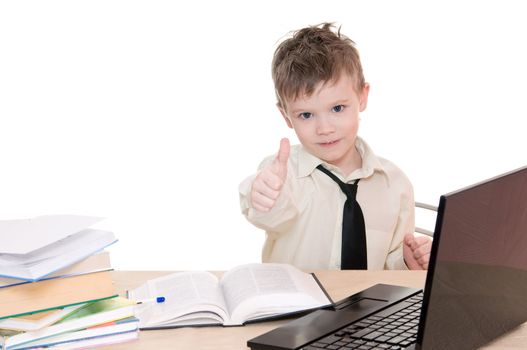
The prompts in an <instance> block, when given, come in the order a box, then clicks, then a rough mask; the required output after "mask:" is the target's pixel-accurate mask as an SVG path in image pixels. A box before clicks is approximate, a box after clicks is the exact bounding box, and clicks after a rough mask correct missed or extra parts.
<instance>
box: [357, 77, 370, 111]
mask: <svg viewBox="0 0 527 350" xmlns="http://www.w3.org/2000/svg"><path fill="white" fill-rule="evenodd" d="M369 93H370V84H368V83H365V84H364V87H363V88H362V91H361V92H360V94H359V108H360V109H359V111H361V112H363V111H364V110H365V109H366V107H367V106H368V94H369Z"/></svg>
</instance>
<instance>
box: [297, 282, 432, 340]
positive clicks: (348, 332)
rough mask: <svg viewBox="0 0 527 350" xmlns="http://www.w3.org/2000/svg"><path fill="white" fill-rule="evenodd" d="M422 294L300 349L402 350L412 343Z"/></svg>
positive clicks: (415, 334) (415, 333)
mask: <svg viewBox="0 0 527 350" xmlns="http://www.w3.org/2000/svg"><path fill="white" fill-rule="evenodd" d="M422 302H423V293H422V292H421V293H419V294H416V295H414V296H413V297H411V298H408V299H406V300H404V301H402V302H400V303H397V304H395V305H392V306H390V307H389V308H387V309H384V310H382V311H379V312H377V313H374V314H373V315H371V316H368V317H366V318H365V319H362V320H360V321H358V322H354V323H352V324H350V325H348V326H346V327H344V328H342V329H340V330H338V331H336V332H335V333H333V334H331V335H329V336H327V337H325V338H322V339H320V340H318V341H317V342H315V343H312V344H310V345H308V346H305V347H304V348H303V350H320V349H331V350H337V349H346V350H347V349H361V350H363V349H364V350H368V349H369V350H377V349H384V350H385V349H391V350H398V349H404V348H406V347H407V346H409V345H411V344H413V343H415V341H416V338H417V327H418V325H419V316H420V314H421V305H422Z"/></svg>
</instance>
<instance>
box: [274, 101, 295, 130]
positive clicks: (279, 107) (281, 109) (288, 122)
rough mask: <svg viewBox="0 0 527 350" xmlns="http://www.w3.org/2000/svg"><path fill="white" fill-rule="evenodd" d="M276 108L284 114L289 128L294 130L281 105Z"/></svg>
mask: <svg viewBox="0 0 527 350" xmlns="http://www.w3.org/2000/svg"><path fill="white" fill-rule="evenodd" d="M276 107H277V108H278V110H279V111H280V113H281V114H282V117H284V119H285V122H286V124H287V126H288V127H290V128H291V129H293V124H291V120H290V119H289V117H288V116H287V113H286V112H285V110H284V108H283V107H281V106H280V104H279V103H277V104H276Z"/></svg>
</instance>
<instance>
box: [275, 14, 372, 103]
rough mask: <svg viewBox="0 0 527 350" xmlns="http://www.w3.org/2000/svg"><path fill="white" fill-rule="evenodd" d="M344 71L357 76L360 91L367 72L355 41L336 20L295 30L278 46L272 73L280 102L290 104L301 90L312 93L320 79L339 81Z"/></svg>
mask: <svg viewBox="0 0 527 350" xmlns="http://www.w3.org/2000/svg"><path fill="white" fill-rule="evenodd" d="M342 73H347V74H349V75H350V76H351V77H353V78H355V82H356V83H355V88H356V89H357V92H359V91H361V90H362V88H363V87H364V84H365V81H364V75H363V72H362V66H361V63H360V57H359V52H358V51H357V49H356V48H355V43H354V42H353V41H352V40H351V39H349V38H348V37H346V36H345V35H343V34H340V28H338V30H336V31H335V26H334V25H333V23H322V24H319V25H316V26H309V27H306V28H303V29H300V30H298V31H296V32H294V33H293V36H292V37H291V38H289V39H286V40H284V41H283V42H282V43H280V45H279V46H278V47H277V49H276V51H275V53H274V57H273V64H272V75H273V81H274V86H275V92H276V98H277V99H278V106H279V107H280V108H286V102H287V101H294V100H295V99H297V98H298V97H299V96H300V95H301V94H306V95H307V96H311V94H312V93H313V92H314V90H315V88H316V86H317V85H318V84H319V83H321V82H322V83H327V82H336V81H337V80H338V79H339V78H340V75H341V74H342Z"/></svg>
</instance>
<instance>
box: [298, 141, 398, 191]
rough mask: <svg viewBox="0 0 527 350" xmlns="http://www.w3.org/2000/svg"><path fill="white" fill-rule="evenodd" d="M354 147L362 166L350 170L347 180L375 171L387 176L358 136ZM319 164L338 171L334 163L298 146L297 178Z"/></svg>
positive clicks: (307, 174) (377, 159) (311, 170)
mask: <svg viewBox="0 0 527 350" xmlns="http://www.w3.org/2000/svg"><path fill="white" fill-rule="evenodd" d="M355 147H356V148H357V151H358V152H359V154H360V156H361V158H362V168H360V169H357V170H355V171H354V172H352V173H351V174H350V175H349V176H348V178H347V179H346V180H347V181H350V180H354V179H362V178H367V177H370V176H372V175H373V173H374V172H376V171H378V172H380V173H382V174H384V175H385V177H386V178H387V176H386V172H385V171H384V168H383V166H382V164H381V162H380V160H379V158H378V157H377V156H376V155H375V153H373V151H372V149H371V148H370V146H369V145H368V144H367V143H366V142H365V141H364V140H363V139H361V138H360V137H358V136H357V138H356V139H355ZM319 164H323V165H324V166H325V167H326V168H328V169H329V170H332V171H335V170H337V172H338V168H337V167H335V166H334V165H331V164H328V163H326V162H324V161H322V160H321V159H319V158H317V157H315V156H314V155H312V154H311V153H309V152H308V151H307V150H306V149H305V148H304V147H300V149H299V152H298V177H299V178H300V177H306V176H309V175H311V173H312V172H313V171H314V170H315V168H316V167H317V166H318V165H319ZM386 180H388V179H386Z"/></svg>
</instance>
